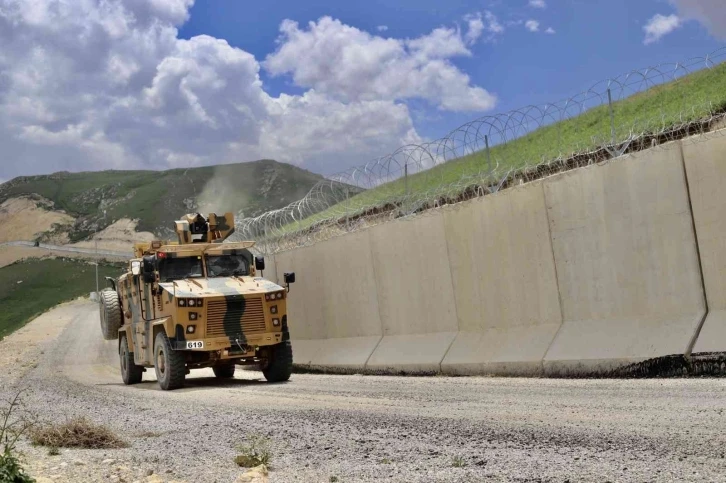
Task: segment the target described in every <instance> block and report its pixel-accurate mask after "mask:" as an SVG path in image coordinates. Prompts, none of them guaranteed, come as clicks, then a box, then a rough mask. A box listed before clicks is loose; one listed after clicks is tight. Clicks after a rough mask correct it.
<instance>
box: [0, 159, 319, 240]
mask: <svg viewBox="0 0 726 483" xmlns="http://www.w3.org/2000/svg"><path fill="white" fill-rule="evenodd" d="M321 179H322V176H320V175H317V174H314V173H312V172H309V171H306V170H303V169H300V168H297V167H295V166H292V165H288V164H283V163H278V162H276V161H271V160H262V161H256V162H250V163H239V164H230V165H221V166H210V167H201V168H190V169H172V170H168V171H101V172H83V173H67V172H62V173H55V174H51V175H44V176H25V177H20V178H15V179H13V180H11V181H9V182H7V183H5V184H3V185H0V203H2V202H3V201H5V200H7V199H8V198H12V197H16V196H21V195H32V194H37V195H40V196H43V197H44V198H47V199H49V200H51V201H53V202H54V203H55V206H56V208H58V209H62V210H65V211H66V212H67V213H69V214H70V215H72V216H74V217H76V218H78V220H77V222H76V224H75V226H73V227H71V230H70V233H71V238H72V240H74V241H75V240H80V239H83V238H85V237H87V236H88V235H90V234H91V233H93V232H94V231H95V230H96V229H98V228H103V227H105V226H107V225H109V224H110V223H112V222H113V221H114V220H118V219H120V218H132V219H139V220H140V222H139V227H138V229H139V230H143V231H151V232H155V233H158V234H160V235H168V234H169V232H168V230H171V229H172V228H173V224H172V223H173V221H174V220H176V219H178V218H179V216H181V215H183V214H185V213H188V212H190V211H193V210H195V209H200V210H205V209H208V210H210V211H214V210H216V211H219V212H225V211H234V212H239V211H242V212H243V213H244V215H245V216H255V215H258V214H260V213H263V212H265V211H269V210H272V209H276V208H281V207H283V206H285V205H287V204H289V203H291V202H293V201H295V200H298V199H300V198H302V197H303V196H305V194H306V193H307V192H308V191H309V190H310V188H312V186H313V185H314V184H315V183H317V182H318V181H319V180H321ZM104 209H105V210H106V211H107V217H106V219H105V220H103V219H102V215H103V213H102V210H104Z"/></svg>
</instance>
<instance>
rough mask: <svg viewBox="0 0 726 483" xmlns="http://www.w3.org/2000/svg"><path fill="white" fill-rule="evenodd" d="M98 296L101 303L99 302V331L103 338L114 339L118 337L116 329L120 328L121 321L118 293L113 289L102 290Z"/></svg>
mask: <svg viewBox="0 0 726 483" xmlns="http://www.w3.org/2000/svg"><path fill="white" fill-rule="evenodd" d="M99 296H100V298H101V301H100V302H101V303H100V304H99V307H100V311H101V333H103V338H104V339H105V340H116V339H118V330H119V329H120V328H121V323H122V321H123V317H122V314H121V304H120V303H119V300H118V294H117V293H116V291H115V290H103V291H101V293H100V294H99Z"/></svg>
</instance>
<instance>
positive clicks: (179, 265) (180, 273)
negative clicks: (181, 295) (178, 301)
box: [159, 257, 204, 282]
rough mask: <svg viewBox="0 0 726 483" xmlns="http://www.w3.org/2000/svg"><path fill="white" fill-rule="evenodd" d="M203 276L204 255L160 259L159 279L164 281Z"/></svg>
mask: <svg viewBox="0 0 726 483" xmlns="http://www.w3.org/2000/svg"><path fill="white" fill-rule="evenodd" d="M203 276H204V271H203V270H202V257H183V258H162V259H160V260H159V280H161V281H162V282H171V281H173V280H181V279H183V278H197V277H203Z"/></svg>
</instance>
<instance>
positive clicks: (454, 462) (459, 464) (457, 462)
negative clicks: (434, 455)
mask: <svg viewBox="0 0 726 483" xmlns="http://www.w3.org/2000/svg"><path fill="white" fill-rule="evenodd" d="M451 466H453V467H454V468H463V467H464V466H466V461H464V458H462V457H461V456H454V457H453V458H451Z"/></svg>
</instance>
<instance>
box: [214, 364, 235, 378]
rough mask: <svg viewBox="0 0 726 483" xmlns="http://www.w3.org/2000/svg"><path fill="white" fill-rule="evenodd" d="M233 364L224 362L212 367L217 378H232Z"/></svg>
mask: <svg viewBox="0 0 726 483" xmlns="http://www.w3.org/2000/svg"><path fill="white" fill-rule="evenodd" d="M234 369H235V367H234V364H224V365H219V366H214V367H212V370H213V371H214V376H215V377H216V378H217V379H232V378H233V377H234Z"/></svg>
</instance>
